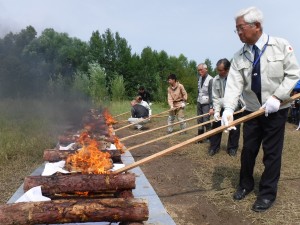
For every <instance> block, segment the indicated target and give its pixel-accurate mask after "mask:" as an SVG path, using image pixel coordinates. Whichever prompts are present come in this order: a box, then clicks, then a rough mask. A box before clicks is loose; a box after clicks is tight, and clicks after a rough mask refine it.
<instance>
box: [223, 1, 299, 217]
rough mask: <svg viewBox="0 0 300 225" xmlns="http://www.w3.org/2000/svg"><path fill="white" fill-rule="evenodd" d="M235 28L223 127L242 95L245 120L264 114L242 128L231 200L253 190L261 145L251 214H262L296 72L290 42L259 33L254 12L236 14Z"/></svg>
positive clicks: (270, 197) (259, 19)
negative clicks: (239, 45) (237, 45)
mask: <svg viewBox="0 0 300 225" xmlns="http://www.w3.org/2000/svg"><path fill="white" fill-rule="evenodd" d="M235 23H236V32H237V34H238V36H239V38H240V40H241V42H242V43H244V45H243V47H242V48H241V49H240V50H239V51H238V52H237V53H236V54H235V55H234V57H233V60H232V63H231V67H230V70H229V74H228V78H227V83H226V89H225V95H224V112H223V115H222V124H223V125H225V126H228V125H229V124H230V123H231V122H232V121H233V112H234V110H235V109H236V107H237V105H238V100H239V97H240V95H241V94H243V98H244V101H245V103H246V110H245V111H244V113H243V114H244V115H248V114H250V113H252V112H255V111H257V110H259V109H260V108H263V109H264V110H265V114H264V115H261V116H258V117H255V118H253V119H251V120H248V121H246V122H244V124H243V142H244V146H243V149H242V153H241V168H240V180H239V186H238V188H237V190H236V192H235V193H234V194H233V199H234V200H237V201H239V200H242V199H244V198H245V197H246V195H248V194H249V193H250V192H251V191H252V190H253V189H254V183H255V182H254V177H253V171H254V166H255V161H256V157H257V155H258V152H259V149H260V147H261V146H262V150H263V164H264V171H263V173H262V175H261V179H260V181H259V189H258V195H257V198H256V201H255V202H254V204H253V206H252V210H253V211H255V212H263V211H266V210H267V209H269V208H270V207H271V206H272V205H273V203H274V202H275V200H276V196H277V188H278V180H279V177H280V168H281V159H282V149H283V144H284V136H285V135H284V133H285V124H286V121H287V115H288V109H289V106H290V104H288V103H283V102H284V101H285V100H288V99H289V98H290V93H291V91H292V90H293V88H294V86H295V85H296V83H297V81H298V80H299V78H300V69H299V64H298V62H297V59H296V56H295V54H294V51H293V48H292V46H291V45H290V44H289V42H288V41H287V40H285V39H283V38H277V37H273V36H269V35H268V34H266V33H264V32H263V14H262V12H261V11H260V10H259V9H257V8H256V7H250V8H247V9H243V10H241V11H239V12H238V14H237V15H236V17H235ZM281 103H282V104H281ZM231 128H232V127H228V130H229V129H231Z"/></svg>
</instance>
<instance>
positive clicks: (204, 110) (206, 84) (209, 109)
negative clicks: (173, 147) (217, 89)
mask: <svg viewBox="0 0 300 225" xmlns="http://www.w3.org/2000/svg"><path fill="white" fill-rule="evenodd" d="M197 70H198V73H199V79H198V98H197V115H198V116H199V115H203V114H208V113H209V115H207V116H204V117H201V118H199V119H198V120H197V121H198V124H200V123H204V122H206V121H209V119H210V115H211V114H213V105H212V99H211V97H210V96H209V93H211V87H212V81H213V78H212V76H210V75H209V74H208V73H207V65H206V64H205V63H200V64H199V65H198V67H197ZM204 129H205V130H204ZM210 130H211V124H210V123H208V124H206V125H204V126H200V127H198V135H200V134H203V133H204V132H207V131H210ZM206 142H209V139H206ZM198 143H202V141H199V142H198Z"/></svg>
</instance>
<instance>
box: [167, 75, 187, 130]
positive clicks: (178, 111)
mask: <svg viewBox="0 0 300 225" xmlns="http://www.w3.org/2000/svg"><path fill="white" fill-rule="evenodd" d="M168 83H169V85H170V86H169V87H168V104H169V106H170V110H169V117H168V125H171V124H173V123H174V120H175V116H177V119H178V121H183V120H184V108H185V105H186V101H187V98H188V95H187V92H186V90H185V88H184V86H183V85H182V84H180V83H179V82H178V81H177V77H176V75H175V74H170V75H169V76H168ZM184 128H186V123H185V122H182V123H180V129H181V130H182V129H184ZM172 132H173V126H168V133H172Z"/></svg>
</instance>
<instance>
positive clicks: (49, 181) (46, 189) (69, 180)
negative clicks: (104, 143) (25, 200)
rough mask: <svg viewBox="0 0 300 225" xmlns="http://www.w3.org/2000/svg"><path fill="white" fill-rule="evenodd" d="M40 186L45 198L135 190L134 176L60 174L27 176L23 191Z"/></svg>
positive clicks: (127, 174)
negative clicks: (69, 194) (55, 195)
mask: <svg viewBox="0 0 300 225" xmlns="http://www.w3.org/2000/svg"><path fill="white" fill-rule="evenodd" d="M40 185H41V186H42V193H43V195H45V196H48V195H53V194H60V193H74V192H86V191H88V192H107V191H108V192H109V191H111V190H130V189H134V188H135V174H133V173H124V174H119V175H118V176H116V175H113V174H62V175H52V176H27V177H25V180H24V191H28V190H29V189H31V188H33V187H36V186H40Z"/></svg>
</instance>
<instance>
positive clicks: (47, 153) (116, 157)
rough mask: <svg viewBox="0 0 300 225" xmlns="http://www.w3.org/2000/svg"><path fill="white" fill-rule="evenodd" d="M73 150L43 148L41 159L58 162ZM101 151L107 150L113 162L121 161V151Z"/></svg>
mask: <svg viewBox="0 0 300 225" xmlns="http://www.w3.org/2000/svg"><path fill="white" fill-rule="evenodd" d="M75 152H76V151H74V150H57V149H45V150H44V155H43V159H44V161H48V162H58V161H61V160H65V159H66V158H67V157H68V155H70V154H74V153H75ZM101 152H108V153H109V154H110V155H111V159H112V161H113V162H114V163H120V162H121V153H120V151H118V150H101Z"/></svg>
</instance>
